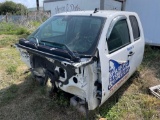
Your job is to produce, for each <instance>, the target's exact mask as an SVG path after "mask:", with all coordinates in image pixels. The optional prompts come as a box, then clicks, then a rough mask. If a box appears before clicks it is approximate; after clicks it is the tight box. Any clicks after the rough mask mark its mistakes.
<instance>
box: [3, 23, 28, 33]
mask: <svg viewBox="0 0 160 120" xmlns="http://www.w3.org/2000/svg"><path fill="white" fill-rule="evenodd" d="M0 34H7V35H22V34H27V35H29V34H30V32H29V30H28V29H27V28H26V27H24V26H20V25H18V24H14V23H12V22H8V23H6V22H2V23H0Z"/></svg>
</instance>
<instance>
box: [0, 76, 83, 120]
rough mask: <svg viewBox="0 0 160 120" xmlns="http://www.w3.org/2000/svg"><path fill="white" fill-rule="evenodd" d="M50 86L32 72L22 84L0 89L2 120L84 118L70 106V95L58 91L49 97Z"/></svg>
mask: <svg viewBox="0 0 160 120" xmlns="http://www.w3.org/2000/svg"><path fill="white" fill-rule="evenodd" d="M47 90H48V88H46V87H45V86H40V85H39V83H37V82H36V81H35V80H34V79H33V78H32V76H31V75H30V74H27V75H26V76H25V77H24V80H22V82H21V83H20V84H12V85H11V86H9V87H7V88H4V89H1V90H0V120H25V119H27V120H51V119H53V120H64V119H65V120H83V119H85V117H84V116H83V115H81V114H80V113H79V112H78V111H76V109H74V108H72V107H70V105H69V99H68V98H69V97H67V96H66V95H65V94H64V93H63V92H61V91H58V94H55V95H54V96H53V98H50V97H49V94H48V91H47Z"/></svg>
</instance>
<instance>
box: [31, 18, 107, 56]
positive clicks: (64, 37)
mask: <svg viewBox="0 0 160 120" xmlns="http://www.w3.org/2000/svg"><path fill="white" fill-rule="evenodd" d="M104 20H105V19H104V18H102V17H93V16H54V17H52V18H50V19H49V20H47V21H46V22H45V23H44V24H42V25H41V26H40V27H39V28H38V29H37V30H36V31H35V32H34V33H33V34H31V35H30V36H29V37H28V39H29V40H31V41H32V37H33V36H34V37H36V38H37V39H38V40H39V44H40V45H46V46H51V47H56V44H52V43H59V44H63V45H65V46H67V47H68V48H69V49H70V50H71V51H72V52H76V53H79V54H88V55H91V54H92V53H93V51H94V50H95V48H96V46H97V42H98V39H99V36H100V33H101V30H102V27H103V24H104ZM45 41H49V42H45ZM57 47H58V46H57Z"/></svg>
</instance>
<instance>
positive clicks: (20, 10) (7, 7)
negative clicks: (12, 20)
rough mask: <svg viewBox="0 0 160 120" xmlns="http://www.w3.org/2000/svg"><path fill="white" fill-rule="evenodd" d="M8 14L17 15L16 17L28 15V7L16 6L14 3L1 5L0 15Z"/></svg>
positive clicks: (9, 2)
mask: <svg viewBox="0 0 160 120" xmlns="http://www.w3.org/2000/svg"><path fill="white" fill-rule="evenodd" d="M7 13H11V14H16V15H20V14H26V13H27V7H25V6H24V5H22V4H20V3H19V4H16V3H14V2H12V1H6V2H4V3H1V4H0V15H6V14H7Z"/></svg>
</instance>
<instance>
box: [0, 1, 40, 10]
mask: <svg viewBox="0 0 160 120" xmlns="http://www.w3.org/2000/svg"><path fill="white" fill-rule="evenodd" d="M5 1H13V2H15V3H21V4H23V5H25V6H26V7H27V8H32V7H36V0H0V3H2V2H5ZM39 4H40V6H43V0H39Z"/></svg>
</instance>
